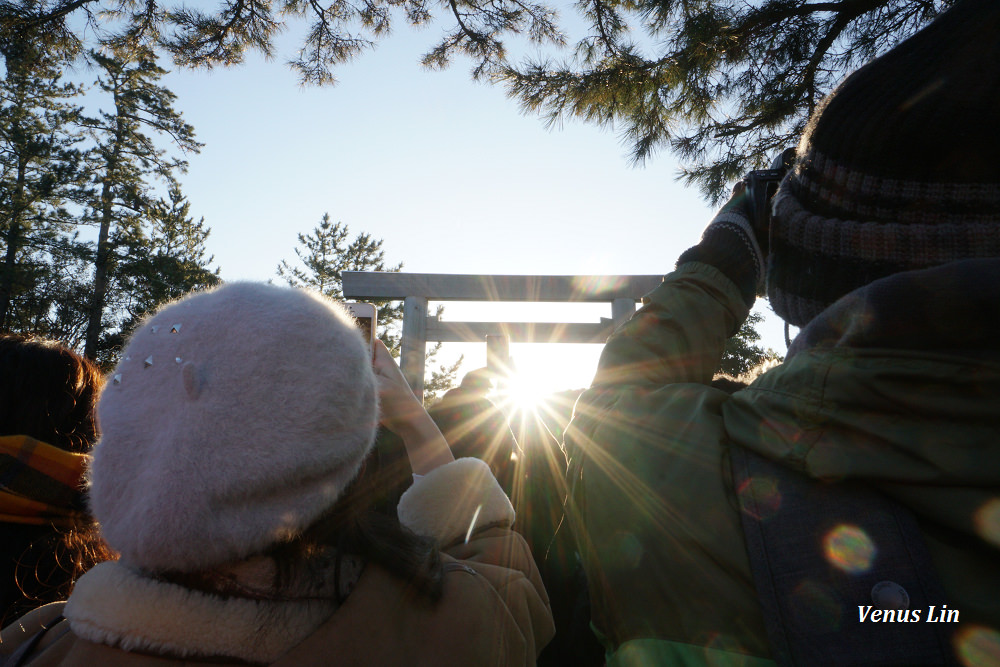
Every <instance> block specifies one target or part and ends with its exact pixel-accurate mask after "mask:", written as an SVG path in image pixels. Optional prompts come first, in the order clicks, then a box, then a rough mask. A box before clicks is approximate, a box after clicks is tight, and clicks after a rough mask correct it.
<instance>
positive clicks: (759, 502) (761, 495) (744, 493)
mask: <svg viewBox="0 0 1000 667" xmlns="http://www.w3.org/2000/svg"><path fill="white" fill-rule="evenodd" d="M736 493H737V495H738V496H739V497H740V506H742V507H743V511H744V512H746V513H747V514H749V515H750V516H752V517H754V518H756V519H759V520H760V521H765V520H767V519H770V518H771V517H772V516H774V515H775V514H777V513H778V510H779V509H781V492H780V491H779V490H778V483H777V482H776V481H774V480H773V479H772V478H770V477H767V476H756V477H751V478H750V479H747V480H746V481H744V482H743V483H742V484H740V486H739V488H738V489H736Z"/></svg>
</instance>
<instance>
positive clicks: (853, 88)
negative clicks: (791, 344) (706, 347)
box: [767, 0, 1000, 326]
mask: <svg viewBox="0 0 1000 667" xmlns="http://www.w3.org/2000/svg"><path fill="white" fill-rule="evenodd" d="M770 243H771V254H770V256H769V258H768V269H767V281H768V286H767V293H768V298H769V299H770V302H771V307H772V308H773V309H774V311H775V312H776V313H777V314H778V315H780V316H781V317H782V318H783V319H785V320H786V321H787V322H789V323H791V324H793V325H796V326H804V325H805V324H806V323H808V322H809V321H810V320H811V319H813V318H814V317H816V315H818V314H819V313H820V312H822V311H823V310H824V309H825V308H826V307H827V306H829V305H830V304H832V303H833V302H834V301H836V300H837V299H839V298H840V297H842V296H844V295H845V294H847V293H849V292H851V291H853V290H855V289H857V288H859V287H861V286H863V285H866V284H868V283H870V282H872V281H874V280H877V279H879V278H883V277H885V276H888V275H890V274H893V273H897V272H900V271H908V270H913V269H922V268H928V267H931V266H936V265H939V264H944V263H947V262H952V261H955V260H961V259H969V258H974V257H1000V0H958V2H956V3H955V5H954V6H953V7H952V8H951V9H950V10H949V11H947V12H945V13H944V14H942V15H941V16H940V17H938V18H937V19H936V20H935V21H934V22H933V23H931V24H930V25H928V26H927V27H926V28H925V29H923V30H922V31H920V32H919V33H917V34H916V35H914V36H913V37H911V38H910V39H908V40H906V41H905V42H903V43H901V44H899V45H898V46H896V47H895V48H893V49H892V50H891V51H889V52H888V53H886V54H885V55H883V56H882V57H880V58H878V59H877V60H875V61H873V62H871V63H869V64H868V65H866V66H865V67H863V68H861V69H859V70H858V71H856V72H855V73H854V74H852V75H851V76H850V77H848V78H847V79H846V80H845V81H844V82H843V83H842V84H841V85H840V87H839V88H838V89H837V90H835V91H834V92H833V93H832V94H831V95H830V96H829V97H827V99H826V100H824V102H823V103H822V105H821V106H820V107H819V108H818V109H817V111H816V112H815V113H814V114H813V116H812V118H811V119H810V122H809V124H808V126H807V128H806V131H805V132H804V134H803V136H802V141H801V143H800V144H799V148H798V154H797V158H796V164H795V166H794V167H793V168H792V170H791V171H790V172H789V174H788V175H787V176H786V178H785V180H784V182H783V183H782V186H781V188H780V189H779V191H778V193H777V194H776V195H775V198H774V213H773V217H772V222H771V238H770Z"/></svg>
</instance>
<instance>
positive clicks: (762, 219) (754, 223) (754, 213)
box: [727, 148, 795, 257]
mask: <svg viewBox="0 0 1000 667" xmlns="http://www.w3.org/2000/svg"><path fill="white" fill-rule="evenodd" d="M794 162H795V149H794V148H786V149H785V150H783V151H782V152H781V153H780V154H779V155H777V156H776V157H775V158H774V160H773V161H772V162H771V168H770V169H758V170H756V171H751V172H750V173H749V174H747V175H746V176H745V177H744V178H743V180H742V181H741V183H742V184H743V185H744V193H745V196H744V197H743V205H742V206H743V213H744V215H746V216H747V219H748V220H749V222H750V226H751V227H753V231H754V235H755V236H756V237H757V243H759V244H760V249H761V252H762V253H763V254H764V256H765V257H766V256H767V254H768V252H769V251H770V230H771V200H772V199H773V198H774V193H775V192H777V191H778V186H779V185H780V184H781V180H782V179H783V178H784V177H785V174H787V173H788V170H789V169H790V168H791V166H792V164H793V163H794ZM733 195H734V198H735V197H736V189H734V190H733ZM730 201H732V200H730ZM727 205H728V204H727Z"/></svg>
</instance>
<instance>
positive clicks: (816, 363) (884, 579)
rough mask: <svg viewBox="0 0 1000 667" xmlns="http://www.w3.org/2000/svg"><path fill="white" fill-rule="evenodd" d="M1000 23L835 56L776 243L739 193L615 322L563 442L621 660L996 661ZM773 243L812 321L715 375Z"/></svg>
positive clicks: (946, 24) (782, 276) (791, 302)
mask: <svg viewBox="0 0 1000 667" xmlns="http://www.w3.org/2000/svg"><path fill="white" fill-rule="evenodd" d="M998 36H1000V5H998V4H997V3H995V2H993V1H992V0H959V1H958V2H956V3H955V7H954V8H953V9H952V10H950V11H949V13H947V14H945V15H944V16H942V17H941V18H940V19H939V20H938V21H937V22H935V23H934V24H932V25H931V26H929V27H928V28H927V29H925V30H924V31H922V32H921V33H920V34H918V35H917V36H916V37H914V38H912V39H911V40H909V41H907V42H905V43H903V44H901V45H899V46H898V47H896V48H895V49H893V50H892V51H890V52H889V53H888V54H887V55H886V56H884V57H883V58H881V59H879V60H876V61H875V62H873V63H872V64H870V65H869V66H866V67H865V68H863V69H861V70H859V71H858V72H856V73H855V74H854V75H852V76H851V77H849V78H848V79H847V80H846V82H845V83H844V84H843V85H842V87H841V88H839V89H838V90H837V91H835V92H834V94H833V95H832V96H831V97H830V98H829V99H828V100H827V102H826V103H825V104H824V105H822V106H821V108H820V109H819V110H818V111H817V112H816V114H815V115H814V116H813V118H812V120H811V121H810V123H809V126H808V128H807V130H806V133H805V135H804V138H803V141H802V143H801V144H800V146H799V149H798V155H797V162H796V164H795V166H794V167H793V168H792V170H791V171H790V173H789V175H788V176H787V177H786V179H785V181H784V182H783V183H782V185H781V188H780V189H779V191H778V194H777V195H776V196H775V200H774V208H773V216H772V220H771V224H770V229H769V236H762V235H761V234H762V232H763V233H764V234H766V233H767V231H768V230H766V229H762V228H760V227H757V228H752V227H751V225H750V224H749V222H748V219H749V215H748V214H747V209H746V208H745V207H744V203H743V202H742V201H741V198H740V197H739V196H736V197H734V199H733V200H731V201H730V203H729V204H728V205H727V206H726V207H724V208H723V210H722V211H721V212H720V214H719V215H718V216H717V217H716V218H715V220H714V221H713V222H712V224H711V225H709V227H708V228H707V229H706V231H705V234H704V235H703V237H702V241H701V243H700V244H699V245H697V246H695V247H694V248H691V249H690V250H688V251H687V252H685V253H683V254H682V255H681V257H680V260H679V261H678V264H677V269H676V271H674V272H673V273H671V274H669V275H668V276H667V277H666V278H665V281H664V284H663V285H662V286H661V287H659V288H657V289H656V290H655V291H654V292H652V293H651V294H650V295H649V296H648V297H647V299H646V305H645V306H644V307H643V309H642V310H641V311H640V312H639V313H637V315H636V316H635V317H634V318H633V319H632V321H631V322H629V323H628V324H626V325H625V326H623V327H622V328H621V329H619V330H618V331H617V332H616V334H615V335H614V336H613V338H612V339H611V340H610V341H609V342H608V345H607V347H606V348H605V351H604V355H603V356H602V360H601V365H600V369H599V371H598V374H597V377H596V378H595V381H594V385H593V387H592V388H591V389H589V390H588V391H587V392H586V393H585V394H584V395H583V397H582V398H581V400H580V403H579V404H578V407H577V415H576V418H575V420H574V422H573V425H572V426H571V428H570V430H569V432H568V435H567V444H568V445H569V450H570V455H571V457H572V462H571V483H572V484H575V491H574V494H573V498H574V502H573V508H574V512H573V526H574V528H575V531H576V533H577V537H578V541H579V542H580V544H581V550H582V551H583V552H584V558H585V561H586V566H587V571H588V579H589V581H590V586H591V588H590V590H591V597H592V600H593V606H594V612H593V614H594V615H593V621H594V625H595V628H596V629H597V630H598V632H600V633H601V634H602V635H603V636H604V638H605V639H606V640H607V643H608V645H609V649H610V657H609V664H610V665H617V664H632V663H631V662H630V661H635V662H636V663H640V662H641V663H642V664H646V663H652V664H662V663H664V662H669V661H682V660H687V661H688V662H689V663H690V664H705V663H712V664H742V665H767V664H773V662H772V659H773V660H776V661H779V662H781V663H782V664H802V665H810V667H812V666H813V665H845V664H879V665H892V664H951V663H956V662H964V664H970V665H971V664H980V662H978V660H980V658H979V657H977V656H983V657H984V658H983V659H985V656H989V659H992V658H993V657H995V656H996V655H997V652H996V650H997V648H998V647H1000V570H998V569H997V568H996V566H995V564H996V562H998V558H1000V553H998V546H1000V504H998V503H1000V501H998V500H997V499H998V497H1000V495H998V490H1000V438H997V434H998V433H1000V411H998V410H997V406H998V405H1000V346H998V345H1000V344H998V341H1000V287H998V286H1000V163H998V161H997V160H996V158H995V156H996V155H997V154H998V153H1000V132H998V131H997V129H996V126H995V123H994V118H995V112H996V109H997V108H998V107H1000V37H998ZM758 241H761V242H760V243H758ZM764 241H769V244H768V243H764ZM768 245H769V253H770V254H769V255H766V253H767V252H768ZM765 257H766V260H767V269H766V278H767V292H768V296H769V298H770V305H771V307H772V308H773V309H774V310H775V312H776V313H777V314H779V315H780V316H781V317H782V318H784V319H785V320H786V321H788V322H790V323H791V324H793V325H795V326H799V327H802V329H801V331H800V332H799V334H798V336H797V337H796V340H795V342H794V343H793V345H792V347H791V348H790V349H789V353H788V356H787V358H786V360H785V361H784V363H783V364H782V365H781V366H778V367H776V368H773V369H770V370H768V371H767V372H766V373H764V374H763V375H762V376H761V377H759V378H758V379H756V380H755V381H754V382H753V383H752V384H751V385H750V386H749V387H747V388H746V389H743V390H741V391H736V392H735V393H733V394H732V395H729V394H727V393H725V392H723V391H721V390H718V389H714V388H712V387H711V386H710V384H709V383H710V379H711V377H712V373H713V372H714V371H715V370H716V368H718V364H719V361H720V359H721V355H722V352H723V349H724V344H725V339H726V337H727V336H728V335H731V334H732V333H733V332H734V331H735V330H736V328H737V327H738V325H739V323H740V322H742V320H743V319H744V318H745V317H746V315H747V313H748V311H749V308H750V307H751V305H752V304H753V302H754V299H755V294H757V293H758V291H759V289H760V288H761V286H762V282H763V280H762V279H763V277H764V273H765V271H764V268H763V266H764V265H763V261H764V259H765ZM852 505H853V507H852ZM911 526H912V527H913V528H912V530H911V529H910V527H911ZM900 545H902V548H901V547H900ZM901 551H902V552H904V553H903V554H902V556H901V555H900V552H901ZM945 608H946V611H945V613H944V615H943V616H942V610H943V609H945ZM904 612H907V614H906V616H905V617H903V613H904ZM916 616H919V620H920V622H919V623H914V622H913V621H914V618H915V617H916ZM942 619H943V620H944V621H945V623H940V622H938V621H941V620H942ZM956 620H957V621H958V623H955V622H954V621H956ZM949 621H950V622H949ZM803 638H805V641H804V640H803ZM809 642H812V645H809ZM642 661H645V662H642ZM684 664H688V663H684Z"/></svg>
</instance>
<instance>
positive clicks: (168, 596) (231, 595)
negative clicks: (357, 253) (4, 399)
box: [0, 283, 552, 667]
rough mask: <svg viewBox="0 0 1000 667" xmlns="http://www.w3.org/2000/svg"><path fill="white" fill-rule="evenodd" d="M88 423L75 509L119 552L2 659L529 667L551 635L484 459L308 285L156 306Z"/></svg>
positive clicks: (233, 291)
mask: <svg viewBox="0 0 1000 667" xmlns="http://www.w3.org/2000/svg"><path fill="white" fill-rule="evenodd" d="M373 356H374V363H373ZM98 418H99V421H100V424H101V429H102V435H101V439H100V442H99V443H98V444H97V446H96V448H95V449H94V455H93V463H92V465H91V467H90V471H89V500H90V505H91V508H92V511H93V513H94V516H95V517H96V518H97V520H98V522H99V523H100V527H101V532H102V534H103V536H104V539H105V540H106V541H107V543H108V544H109V545H110V546H111V547H112V548H113V549H114V550H116V551H117V552H118V553H119V554H120V558H119V560H117V561H115V562H108V563H103V564H101V565H99V566H97V567H95V568H94V569H92V570H91V571H90V572H88V573H87V574H86V575H85V576H83V577H82V578H81V579H80V580H79V582H78V583H77V586H76V588H75V589H74V591H73V593H72V595H71V596H70V598H69V600H68V601H67V602H65V603H57V604H53V605H48V606H46V607H43V608H41V609H39V610H36V611H35V612H32V613H31V614H29V615H28V616H26V617H24V618H22V619H21V620H20V621H19V622H17V623H15V624H13V625H12V626H10V627H8V628H7V629H5V630H4V632H3V636H2V642H0V655H8V654H12V653H14V652H15V651H22V652H24V656H23V657H25V658H27V657H28V656H31V658H30V659H31V660H32V664H44V665H70V664H94V665H97V664H100V665H123V666H135V667H142V666H144V665H147V664H150V665H151V664H153V663H155V664H157V665H160V664H185V665H199V664H208V663H211V664H234V665H235V664H262V665H263V664H275V665H309V664H316V665H319V664H324V665H325V664H371V665H378V664H385V665H395V664H427V665H438V664H491V665H492V664H521V665H530V664H534V661H535V658H536V656H537V653H538V651H540V650H541V648H542V647H543V646H544V644H545V643H546V642H547V641H548V639H549V638H550V637H551V632H552V630H551V627H552V618H551V613H550V611H549V607H548V600H547V597H546V594H545V591H544V588H543V586H542V584H541V581H540V579H539V577H538V573H537V571H536V570H535V569H534V566H533V561H532V559H531V555H530V553H529V552H528V550H527V547H526V545H525V544H524V542H523V540H522V539H521V538H520V537H518V536H517V535H516V533H514V532H513V531H512V530H511V524H512V522H513V519H514V516H513V510H512V508H511V505H510V501H509V500H508V499H507V497H506V495H505V494H504V493H503V491H502V490H501V489H500V487H499V485H498V484H497V482H496V480H495V479H494V478H493V476H492V474H491V473H490V470H489V468H488V467H487V466H486V465H485V464H484V463H483V462H481V461H478V460H476V459H458V460H456V459H454V457H453V455H452V454H451V450H450V449H449V447H448V445H447V442H445V440H444V438H443V436H442V435H441V433H440V431H439V430H438V429H437V427H436V426H434V423H433V421H431V419H430V417H429V416H428V415H427V413H426V412H425V411H424V410H423V407H422V406H421V405H420V403H419V402H418V401H417V399H416V398H415V397H414V395H413V392H412V391H410V389H409V387H408V385H407V384H406V381H405V379H403V376H402V373H401V372H400V371H399V368H398V366H396V364H395V362H394V361H393V359H392V357H391V355H390V354H389V352H388V350H387V349H386V348H385V346H384V345H382V344H381V343H380V342H379V343H377V344H376V348H375V349H374V350H370V349H369V347H368V345H367V344H366V342H365V341H364V340H363V338H362V336H361V335H360V333H359V331H358V329H357V328H356V326H355V325H354V322H353V320H352V319H351V318H350V316H349V315H348V314H347V312H346V310H345V309H344V308H343V307H341V306H340V305H339V304H336V303H334V302H331V301H330V300H328V299H326V298H325V297H323V296H321V295H319V294H316V293H312V292H309V291H306V290H299V289H292V288H281V287H275V286H271V285H266V284H258V283H232V284H228V285H224V286H222V287H220V288H218V289H214V290H211V291H205V292H200V293H194V294H192V295H189V296H187V297H185V298H183V299H181V300H179V301H176V302H174V303H171V304H169V305H167V306H166V307H164V308H162V309H160V310H159V311H158V312H156V313H154V314H153V315H151V316H150V317H148V318H147V319H146V320H144V321H143V322H142V323H141V324H140V325H139V326H138V327H137V328H136V330H135V332H134V333H133V335H132V337H131V338H130V340H129V342H128V344H127V346H126V347H125V349H124V350H123V353H122V359H121V361H120V362H119V364H118V366H117V367H116V368H115V369H114V370H113V371H112V373H111V375H110V376H109V379H108V383H107V385H106V387H105V388H104V390H103V392H102V395H101V399H100V402H99V405H98ZM380 421H381V423H382V424H383V425H385V426H386V427H387V428H389V429H391V430H393V431H394V432H395V433H397V435H399V437H400V438H401V440H402V442H403V445H404V446H405V448H406V453H407V455H408V457H409V460H410V464H411V466H412V470H413V473H414V480H415V481H414V483H413V485H412V486H411V487H410V488H409V489H408V490H407V491H406V492H405V493H404V494H403V496H402V498H401V499H400V501H399V506H398V507H397V508H393V509H394V511H392V512H389V513H385V512H382V511H380V510H378V509H377V508H376V507H375V506H374V501H373V499H374V498H376V497H377V496H378V495H379V489H376V488H373V487H372V484H373V482H372V480H375V479H378V475H377V474H376V473H377V470H373V469H371V467H372V466H376V465H377V460H376V459H373V458H371V457H370V456H369V454H370V453H371V452H372V447H373V442H374V439H375V432H376V427H377V426H378V424H379V422H380ZM397 517H398V518H397ZM501 590H502V591H503V593H502V594H500V591H501ZM60 617H64V620H60ZM36 633H37V634H36ZM33 636H37V637H39V638H38V639H32V637H33Z"/></svg>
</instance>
